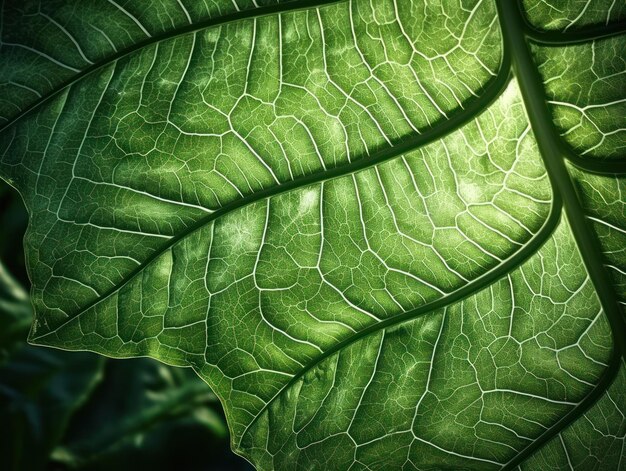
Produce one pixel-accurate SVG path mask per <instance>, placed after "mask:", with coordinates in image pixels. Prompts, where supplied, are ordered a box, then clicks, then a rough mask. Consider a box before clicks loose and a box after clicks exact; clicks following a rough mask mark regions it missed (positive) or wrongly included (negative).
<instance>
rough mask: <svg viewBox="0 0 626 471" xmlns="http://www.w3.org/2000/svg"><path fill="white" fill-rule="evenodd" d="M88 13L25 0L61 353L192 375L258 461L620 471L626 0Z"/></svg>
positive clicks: (44, 296)
mask: <svg viewBox="0 0 626 471" xmlns="http://www.w3.org/2000/svg"><path fill="white" fill-rule="evenodd" d="M52 3H54V5H53V6H50V5H52ZM83 3H84V2H81V3H80V5H81V6H80V8H79V7H78V3H77V2H71V1H68V0H59V1H58V2H45V3H43V2H42V4H39V2H35V1H32V2H27V3H26V5H25V6H24V7H17V6H14V5H11V6H6V5H5V6H4V7H3V11H2V15H3V16H2V18H3V20H2V21H3V22H2V25H3V26H2V30H1V40H2V43H1V47H0V57H2V62H1V63H2V64H3V66H2V67H0V82H1V83H0V87H2V88H3V89H4V90H6V91H7V92H10V93H5V94H3V96H4V97H5V98H3V100H2V101H1V102H0V115H1V119H2V120H3V122H4V127H3V128H2V130H1V131H0V175H1V176H2V178H4V179H5V180H7V181H8V182H10V183H11V184H12V185H13V186H14V187H15V188H17V189H18V190H19V191H20V193H21V194H22V197H23V198H24V200H25V203H26V205H27V207H28V209H29V212H30V225H29V231H28V234H27V237H26V253H27V257H28V262H29V268H30V275H31V278H32V281H33V289H32V293H31V294H32V296H31V297H32V301H33V305H34V308H35V314H36V320H35V322H34V324H33V328H32V330H31V335H30V339H31V341H32V342H33V343H37V344H42V345H49V346H55V347H58V348H63V349H70V350H91V351H96V352H99V353H102V354H104V355H109V356H114V357H132V356H146V355H147V356H152V357H154V358H157V359H159V360H161V361H164V362H166V363H168V364H174V365H180V366H191V367H192V368H193V369H194V370H195V371H196V372H197V373H198V374H199V375H200V376H201V377H202V378H203V379H204V380H205V381H206V382H207V383H208V384H209V385H210V386H211V388H212V389H213V391H214V392H215V393H216V395H217V396H218V397H219V398H220V399H221V400H222V402H223V404H224V407H225V410H226V414H227V418H228V422H229V427H230V430H231V434H232V437H231V439H232V445H233V449H234V450H235V451H237V452H238V453H240V454H242V455H243V456H245V457H247V458H248V459H249V460H250V461H251V462H253V463H254V464H255V465H256V466H257V467H259V469H420V470H425V469H478V470H480V469H501V468H505V469H512V468H514V467H517V466H521V467H522V469H543V468H542V466H556V468H555V469H567V466H569V467H574V468H575V467H579V468H580V469H615V470H618V469H620V466H621V465H622V463H623V458H622V456H621V454H622V453H624V451H623V448H622V449H621V451H619V452H618V451H616V448H615V447H616V446H617V445H616V443H619V440H622V442H623V437H624V435H623V433H622V434H621V435H620V433H621V432H615V430H621V428H623V413H624V410H625V409H626V404H624V400H623V399H624V398H623V397H622V396H620V393H619V390H617V391H618V392H615V391H616V388H617V386H616V385H617V384H619V381H621V379H619V378H622V376H623V373H619V374H618V371H620V365H621V360H620V358H621V356H622V353H623V347H624V345H623V343H624V341H623V336H624V333H625V332H626V331H624V329H623V324H622V322H623V318H622V316H621V314H620V310H621V308H620V307H619V303H618V300H621V302H622V304H623V302H624V299H625V298H626V295H625V294H624V273H626V265H625V264H626V262H625V260H624V250H623V247H624V237H623V236H624V234H625V232H624V220H625V219H624V215H625V211H626V210H625V209H624V207H625V204H626V200H625V198H624V190H623V181H624V180H623V178H622V176H621V174H620V172H621V169H622V168H623V165H624V160H623V158H624V156H623V147H624V145H623V143H624V133H623V130H624V129H625V125H624V119H625V118H624V116H626V114H625V113H623V108H624V97H623V90H624V87H623V84H624V77H625V76H626V74H625V70H624V61H623V58H622V56H623V54H622V51H623V49H624V39H623V36H621V35H620V34H619V33H620V29H619V28H620V26H619V25H620V23H618V22H617V21H619V20H620V19H621V18H622V16H621V15H622V13H621V11H622V10H621V9H620V8H621V7H619V6H617V7H616V8H614V9H613V8H610V7H608V6H607V7H606V8H605V7H604V4H603V3H602V2H598V3H594V4H593V6H591V5H589V4H588V3H584V2H576V1H572V2H561V3H563V4H564V6H563V7H560V8H559V9H557V8H554V7H552V6H550V4H549V3H548V2H541V3H540V4H538V6H536V7H532V6H529V5H527V4H526V2H524V3H523V5H524V6H526V11H525V12H522V11H517V10H516V8H514V7H513V6H512V5H508V4H505V3H506V2H500V3H496V2H490V1H486V0H483V1H472V2H461V3H458V2H450V1H422V0H413V1H409V0H395V1H392V0H387V1H380V2H370V1H365V0H353V1H342V2H317V3H315V2H248V3H246V4H245V5H244V2H239V3H237V2H230V1H217V0H214V1H213V2H205V3H200V2H194V4H193V5H191V2H189V4H187V2H184V1H183V0H181V1H173V0H172V1H165V0H162V1H160V2H155V4H154V9H152V8H151V9H143V8H142V7H141V6H138V5H135V4H131V3H128V4H126V3H122V2H119V1H118V2H115V1H113V0H110V1H109V2H107V3H106V5H105V6H102V5H100V4H99V3H98V4H97V3H91V2H87V3H86V6H85V7H84V9H83V6H82V5H83ZM326 3H328V5H326ZM520 6H521V5H520ZM587 11H589V13H585V12H587ZM591 12H595V13H593V14H592V13H591ZM557 13H558V14H557ZM596 13H598V14H596ZM600 13H602V15H600ZM111 18H116V19H118V20H119V21H113V20H111ZM605 20H606V21H605ZM606 22H608V26H606V25H605V23H606ZM18 25H19V26H18ZM530 25H532V26H530ZM602 25H604V27H606V30H607V33H606V34H604V35H602V34H598V33H597V32H598V31H599V30H598V28H599V27H600V26H602ZM555 29H558V30H562V31H564V33H562V34H563V39H562V41H561V42H559V43H558V44H557V42H556V40H555V36H554V35H551V34H552V33H550V31H551V30H555ZM34 31H36V32H37V33H36V34H34V33H33V32H34ZM93 31H96V32H97V34H95V33H94V32H93ZM616 31H617V32H616ZM607 35H608V36H607ZM600 36H602V37H600ZM51 38H54V39H56V41H50V39H51ZM4 64H13V65H11V66H4ZM566 162H568V163H566ZM591 171H593V173H591ZM616 375H617V377H618V380H616V381H617V382H614V383H613V384H612V382H613V380H614V379H615V377H616ZM622 379H623V378H622ZM598 399H599V401H598V402H597V403H596V404H595V405H593V404H594V402H595V401H596V400H598ZM611 404H612V405H614V408H613V409H611ZM592 405H593V407H591V406H592ZM589 407H591V408H589ZM600 416H602V417H603V419H602V420H605V424H606V427H605V428H601V427H595V428H593V431H592V430H590V428H589V425H588V424H589V423H591V424H596V423H597V420H600V419H599V417H600ZM620 417H621V418H620ZM620 420H621V422H620ZM572 422H574V424H573V425H571V426H570V427H567V425H568V424H570V423H572ZM566 427H567V428H566ZM620 427H621V428H620ZM581 437H590V438H589V441H590V444H589V447H590V448H588V452H581V451H580V450H579V449H577V450H576V453H573V452H572V451H568V450H571V447H572V446H573V445H572V443H576V441H577V440H579V441H580V440H583V438H581ZM620 437H621V438H620ZM544 445H545V446H544ZM601 449H605V450H612V451H611V452H610V453H609V452H606V453H605V456H603V458H602V460H599V459H595V461H594V458H593V457H594V456H595V453H596V452H595V451H594V450H601ZM526 458H528V461H526V462H524V460H525V459H526ZM520 463H521V464H520ZM528 466H530V468H529V467H528ZM585 466H589V468H585Z"/></svg>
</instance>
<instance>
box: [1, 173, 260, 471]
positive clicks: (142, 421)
mask: <svg viewBox="0 0 626 471" xmlns="http://www.w3.org/2000/svg"><path fill="white" fill-rule="evenodd" d="M27 221H28V216H27V214H26V211H25V209H24V206H23V204H22V202H21V200H20V199H19V196H18V195H17V193H16V192H14V191H13V190H12V189H11V188H9V187H8V186H7V185H5V184H4V183H2V182H0V260H1V261H2V262H1V263H0V424H1V425H0V469H2V470H7V471H8V470H12V471H13V470H14V471H17V470H20V471H22V470H109V469H115V470H116V471H117V470H119V471H124V470H131V469H132V470H136V469H146V468H150V469H153V470H159V469H184V470H216V471H219V470H250V469H252V467H251V466H250V465H249V464H248V463H247V462H246V461H245V460H243V459H242V458H239V457H237V456H235V455H234V454H233V453H232V452H231V451H230V448H229V444H228V429H227V427H226V422H225V420H224V416H223V412H222V410H221V406H220V404H219V402H218V401H217V398H216V397H215V395H214V394H213V393H212V392H211V390H210V389H209V387H208V386H207V385H206V384H205V383H204V382H203V381H202V380H200V378H199V377H198V376H197V375H196V374H195V373H194V372H192V371H191V370H188V369H183V368H174V367H170V366H166V365H163V364H161V363H158V362H156V361H154V360H151V359H148V358H135V359H130V360H113V359H108V358H105V357H101V356H99V355H95V354H92V353H87V352H85V353H76V352H65V351H61V350H54V349H48V348H43V347H33V346H30V345H28V344H27V343H26V336H27V334H28V330H29V328H30V322H31V317H32V312H31V308H30V303H29V301H28V294H27V291H26V289H25V288H24V286H28V277H27V274H26V268H25V264H24V255H23V253H24V251H23V248H22V239H23V235H24V231H25V229H26V224H27ZM12 274H13V275H15V276H12Z"/></svg>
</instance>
